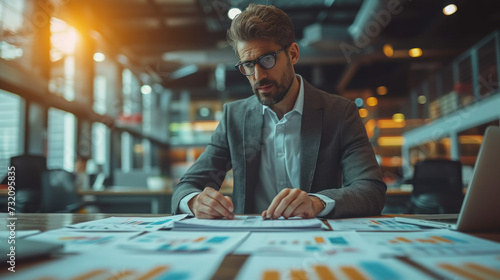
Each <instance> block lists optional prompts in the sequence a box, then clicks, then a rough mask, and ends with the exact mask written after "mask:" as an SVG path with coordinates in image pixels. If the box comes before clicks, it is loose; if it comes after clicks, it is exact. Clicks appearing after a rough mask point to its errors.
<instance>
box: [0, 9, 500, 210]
mask: <svg viewBox="0 0 500 280" xmlns="http://www.w3.org/2000/svg"><path fill="white" fill-rule="evenodd" d="M250 3H258V4H270V5H275V6H277V7H279V8H281V9H283V10H284V11H285V12H286V13H287V14H288V15H289V16H290V18H291V20H292V22H293V24H294V27H295V33H296V38H297V43H298V44H299V46H300V50H301V56H300V60H299V63H298V64H297V65H296V67H295V70H296V72H297V73H298V74H300V75H302V77H304V78H305V79H306V80H307V81H309V82H310V83H312V84H313V85H314V86H316V87H318V88H320V89H323V90H325V91H327V92H329V93H332V94H338V95H341V96H344V97H346V98H348V99H351V100H353V101H355V102H356V104H357V106H358V107H359V114H360V115H361V117H362V119H363V121H364V123H365V127H366V130H367V133H368V136H369V138H370V141H371V143H372V145H373V148H374V150H375V153H376V155H377V159H378V160H379V164H380V167H381V170H382V173H383V176H384V180H385V181H386V183H387V184H388V188H389V190H403V191H404V190H405V188H409V189H406V190H407V191H408V190H409V192H411V182H412V179H413V170H414V166H415V164H416V163H418V162H421V161H423V160H426V159H446V160H452V161H459V162H460V163H461V168H462V174H461V178H462V186H463V187H464V188H466V187H467V185H468V183H469V180H470V176H471V174H472V170H473V168H474V164H475V161H476V157H477V153H478V150H479V147H480V144H481V142H482V137H483V134H484V131H485V129H486V127H487V126H489V125H497V126H498V125H499V120H500V109H499V108H500V94H499V77H500V72H499V71H498V69H499V66H500V29H499V28H500V2H499V1H496V0H479V1H478V0H418V1H417V0H296V1H295V0H294V1H287V0H268V1H247V0H85V1H77V0H1V1H0V27H1V35H0V178H4V177H5V176H6V174H7V171H8V170H7V168H8V167H9V166H10V164H11V159H12V158H15V157H18V156H21V159H22V157H23V156H24V157H25V160H28V161H29V160H31V159H30V158H29V156H42V159H45V166H39V169H40V170H38V169H37V168H36V167H30V170H29V172H28V173H23V170H19V172H18V173H17V176H24V174H28V175H26V176H30V175H29V174H31V173H36V172H42V171H43V172H45V171H47V170H63V171H65V172H66V173H68V174H70V175H71V176H70V177H68V178H71V179H67V180H70V181H71V184H70V186H69V187H65V188H66V190H68V191H73V192H74V193H73V196H72V200H71V201H72V202H78V200H81V201H79V202H84V204H85V205H83V206H86V207H92V206H95V207H97V209H98V210H97V211H102V212H113V213H116V212H127V213H134V212H135V213H137V212H160V213H161V212H164V213H169V209H170V208H169V206H168V204H169V199H170V198H169V195H170V194H171V189H172V187H173V185H175V183H176V181H177V180H178V179H179V178H180V176H182V174H183V172H184V171H185V170H186V169H187V168H188V167H189V166H190V165H191V164H192V163H193V162H194V161H195V160H196V159H197V158H198V156H199V155H200V154H201V153H202V152H203V151H204V149H205V146H206V145H207V143H208V141H209V140H210V136H211V133H212V132H213V130H214V129H215V128H216V126H217V124H218V121H219V119H220V117H221V113H222V111H221V110H222V106H223V104H224V103H227V102H231V101H234V100H238V99H242V98H246V97H249V96H251V95H252V94H253V93H252V91H251V89H250V86H249V84H248V81H247V80H246V78H245V77H244V76H243V75H241V74H240V73H239V72H238V71H237V70H235V68H234V64H235V63H236V62H237V61H238V58H237V57H236V56H235V54H234V52H233V51H232V49H231V48H230V47H229V46H228V44H227V43H226V40H225V36H226V30H227V29H228V28H229V26H230V24H231V20H232V18H234V16H236V15H237V14H238V12H239V11H241V10H244V9H245V7H247V6H248V4H250ZM21 161H22V160H21ZM21 166H22V164H21ZM18 169H22V167H19V168H18ZM44 176H48V175H44ZM58 176H59V175H58ZM59 178H61V177H59ZM64 180H66V179H64ZM49 181H50V180H49ZM41 182H47V180H41V179H40V180H38V182H33V181H32V182H28V183H26V184H28V187H27V188H33V189H37V190H36V192H38V193H37V194H36V195H35V196H39V195H41V194H43V192H47V190H46V189H47V188H46V186H41V185H43V184H42V183H41ZM4 184H5V180H4ZM39 185H40V186H39ZM4 187H5V186H4ZM232 187H233V186H232V174H231V172H229V173H228V174H227V176H226V180H225V181H224V183H223V187H222V190H223V191H224V192H225V193H229V194H230V193H231V190H232ZM17 188H18V190H22V188H23V186H20V185H18V186H17ZM42 189H43V190H45V191H42ZM120 190H122V191H123V195H121V194H122V193H120ZM126 190H130V191H131V193H132V195H124V193H126ZM107 191H108V192H107ZM114 191H115V192H114ZM133 192H136V195H133ZM75 193H76V196H75V195H74V194H75ZM104 193H107V195H100V194H104ZM45 194H46V193H45ZM129 194H130V193H129ZM148 195H150V196H151V197H150V196H148ZM40 197H41V196H40ZM75 197H77V198H78V199H75ZM106 198H107V199H106ZM65 199H67V198H64V197H61V200H65ZM5 201H6V200H5ZM39 203H43V202H40V201H39ZM388 203H391V200H388ZM394 203H395V205H394V206H395V207H393V208H388V210H387V211H386V212H396V213H397V212H404V209H405V208H404V204H403V203H405V202H397V201H395V202H394ZM397 203H399V206H400V207H397V206H398V205H397ZM3 204H5V203H3ZM3 204H2V205H3ZM92 204H94V205H92ZM89 205H90V206H89ZM42 208H43V207H42V206H40V207H39V208H34V209H32V210H29V209H30V208H29V207H27V208H25V209H26V211H34V212H36V211H42V210H40V209H42ZM77 208H78V209H77ZM77 208H75V209H77V210H78V211H82V210H80V208H79V207H77ZM66 210H68V209H62V210H61V209H55V210H54V211H66ZM73 210H74V209H73ZM2 211H4V210H2ZM20 211H22V209H21V210H20Z"/></svg>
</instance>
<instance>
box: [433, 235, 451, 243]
mask: <svg viewBox="0 0 500 280" xmlns="http://www.w3.org/2000/svg"><path fill="white" fill-rule="evenodd" d="M431 238H432V239H436V240H437V241H441V242H444V243H453V241H451V240H449V239H446V238H444V237H441V236H431Z"/></svg>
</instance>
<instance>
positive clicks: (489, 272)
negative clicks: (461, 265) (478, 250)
mask: <svg viewBox="0 0 500 280" xmlns="http://www.w3.org/2000/svg"><path fill="white" fill-rule="evenodd" d="M465 267H467V268H470V269H472V270H475V271H477V272H480V273H482V274H484V275H488V276H491V277H494V278H496V279H500V271H499V270H496V269H493V268H490V267H486V266H482V265H479V264H476V263H466V264H465Z"/></svg>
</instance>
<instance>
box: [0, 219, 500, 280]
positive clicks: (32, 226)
mask: <svg viewBox="0 0 500 280" xmlns="http://www.w3.org/2000/svg"><path fill="white" fill-rule="evenodd" d="M113 216H114V217H120V216H121V217H131V216H133V217H159V216H166V215H162V214H62V213H54V214H21V213H19V214H16V215H15V217H16V218H17V220H16V230H41V231H48V230H53V229H59V228H61V227H64V226H67V225H70V224H75V223H81V222H86V221H92V220H96V219H103V218H107V217H113ZM393 216H394V215H383V216H380V217H393ZM7 218H10V216H8V215H7V214H4V213H2V214H0V227H1V228H4V229H5V228H6V226H7V224H8V221H7ZM472 235H474V236H477V237H481V238H485V239H488V240H491V241H496V242H500V232H489V233H488V232H484V233H474V234H472ZM247 258H248V256H246V255H228V256H226V258H225V259H224V260H223V262H222V263H221V265H220V266H219V268H218V270H217V272H216V273H215V275H214V276H213V278H212V279H217V280H219V279H233V278H234V277H235V275H236V274H237V273H238V271H239V269H240V268H241V267H242V265H243V264H244V263H245V261H246V260H247ZM46 261H50V260H44V261H43V262H46ZM23 262H27V263H26V266H28V267H29V266H31V265H34V264H37V263H39V262H41V261H40V260H35V261H23ZM20 269H22V268H20ZM4 273H5V270H2V271H0V275H4ZM0 278H1V277H0Z"/></svg>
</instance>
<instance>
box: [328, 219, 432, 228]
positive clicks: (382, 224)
mask: <svg viewBox="0 0 500 280" xmlns="http://www.w3.org/2000/svg"><path fill="white" fill-rule="evenodd" d="M328 223H329V224H330V226H331V227H332V229H333V230H334V231H340V230H355V231H417V230H422V228H421V227H419V226H417V225H410V224H405V223H399V222H396V221H395V220H394V218H374V219H372V218H354V219H338V220H328Z"/></svg>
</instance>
